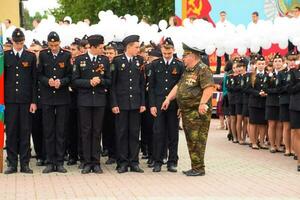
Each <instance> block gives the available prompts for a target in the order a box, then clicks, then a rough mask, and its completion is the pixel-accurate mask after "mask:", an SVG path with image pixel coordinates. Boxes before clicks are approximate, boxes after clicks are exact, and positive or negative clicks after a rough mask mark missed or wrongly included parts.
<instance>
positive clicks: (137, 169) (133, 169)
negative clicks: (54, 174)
mask: <svg viewBox="0 0 300 200" xmlns="http://www.w3.org/2000/svg"><path fill="white" fill-rule="evenodd" d="M130 171H131V172H137V173H144V170H142V169H141V168H140V167H139V166H138V165H133V166H131V167H130Z"/></svg>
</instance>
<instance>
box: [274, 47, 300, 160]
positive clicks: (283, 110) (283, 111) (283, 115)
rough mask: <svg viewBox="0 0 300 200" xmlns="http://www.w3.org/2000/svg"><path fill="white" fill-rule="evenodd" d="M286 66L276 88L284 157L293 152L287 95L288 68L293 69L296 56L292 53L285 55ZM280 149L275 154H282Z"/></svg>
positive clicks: (288, 97) (288, 96)
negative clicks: (278, 92)
mask: <svg viewBox="0 0 300 200" xmlns="http://www.w3.org/2000/svg"><path fill="white" fill-rule="evenodd" d="M286 57H287V65H283V68H282V70H281V71H280V72H279V73H278V86H277V87H278V88H279V91H280V94H279V95H280V96H279V106H280V107H279V114H280V115H279V119H280V121H281V122H282V125H283V140H284V144H285V149H286V152H285V155H286V156H289V155H290V153H291V152H293V148H292V145H291V144H292V141H291V140H292V136H291V125H290V111H289V104H290V95H289V94H288V91H287V87H288V82H287V77H288V74H289V70H290V68H293V67H294V64H295V61H294V60H295V59H296V58H297V55H296V54H295V53H294V52H289V53H288V54H287V56H286ZM283 151H284V150H283V149H282V148H277V149H276V152H283Z"/></svg>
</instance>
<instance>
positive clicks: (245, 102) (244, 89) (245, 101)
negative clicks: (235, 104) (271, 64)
mask: <svg viewBox="0 0 300 200" xmlns="http://www.w3.org/2000/svg"><path fill="white" fill-rule="evenodd" d="M250 76H251V74H250V73H246V74H244V75H243V77H242V79H241V88H242V93H243V105H248V103H249V93H248V92H247V89H248V87H249V86H250V84H249V81H250V78H251V77H250Z"/></svg>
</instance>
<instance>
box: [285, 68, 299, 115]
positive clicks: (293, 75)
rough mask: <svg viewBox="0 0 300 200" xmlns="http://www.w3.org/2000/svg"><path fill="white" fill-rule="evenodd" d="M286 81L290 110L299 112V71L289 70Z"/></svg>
mask: <svg viewBox="0 0 300 200" xmlns="http://www.w3.org/2000/svg"><path fill="white" fill-rule="evenodd" d="M287 81H288V83H289V86H288V92H289V94H290V110H294V111H300V70H299V69H293V70H290V72H289V74H288V76H287Z"/></svg>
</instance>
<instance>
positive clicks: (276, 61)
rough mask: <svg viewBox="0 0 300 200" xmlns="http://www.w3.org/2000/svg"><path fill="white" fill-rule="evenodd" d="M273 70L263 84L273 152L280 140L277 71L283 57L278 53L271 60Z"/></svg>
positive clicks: (280, 127)
mask: <svg viewBox="0 0 300 200" xmlns="http://www.w3.org/2000/svg"><path fill="white" fill-rule="evenodd" d="M271 63H272V64H273V71H270V72H269V74H268V77H267V81H266V83H265V84H264V86H265V90H266V93H267V94H268V96H267V100H266V120H268V136H269V142H270V152H271V153H275V152H276V149H278V148H280V144H281V141H282V123H281V122H280V120H279V90H278V87H277V86H278V73H279V71H280V70H281V69H282V66H283V59H282V57H281V55H280V54H278V53H277V54H275V56H274V58H273V60H272V61H271Z"/></svg>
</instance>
